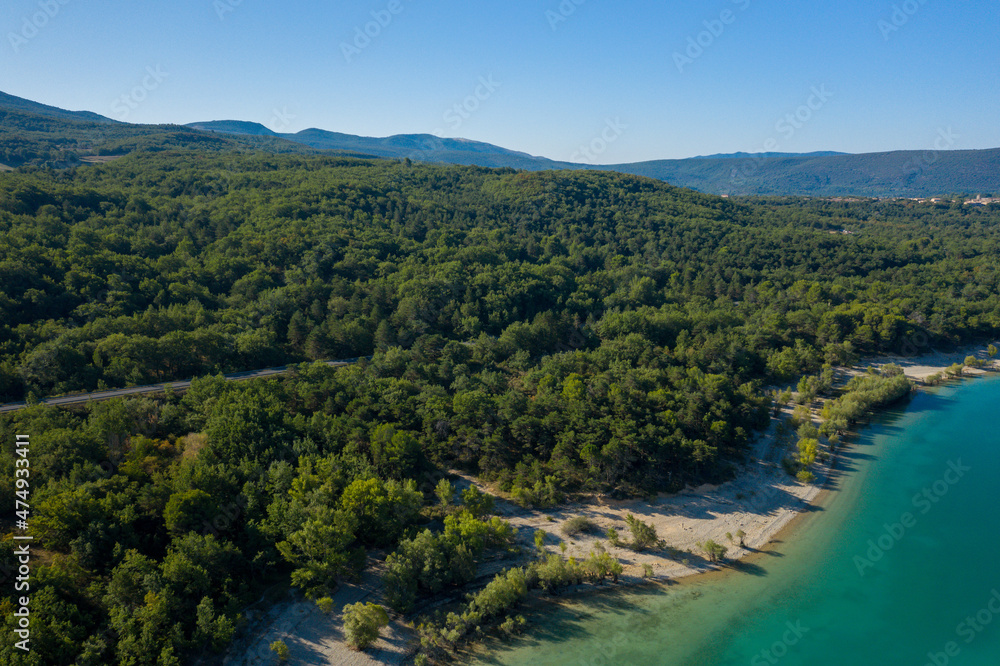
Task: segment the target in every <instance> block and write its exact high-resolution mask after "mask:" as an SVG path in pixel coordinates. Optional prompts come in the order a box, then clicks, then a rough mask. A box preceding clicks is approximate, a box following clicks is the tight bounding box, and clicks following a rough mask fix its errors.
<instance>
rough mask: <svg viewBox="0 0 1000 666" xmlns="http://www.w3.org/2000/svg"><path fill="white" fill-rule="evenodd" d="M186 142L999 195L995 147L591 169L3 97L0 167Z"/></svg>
mask: <svg viewBox="0 0 1000 666" xmlns="http://www.w3.org/2000/svg"><path fill="white" fill-rule="evenodd" d="M170 148H193V149H206V150H216V151H218V150H265V151H271V152H283V153H287V152H316V151H323V152H331V151H335V152H337V153H338V154H343V155H347V156H353V157H380V158H389V159H407V158H409V159H411V160H414V161H421V162H437V163H445V164H460V165H474V166H482V167H493V168H498V167H510V168H515V169H524V170H529V171H540V170H549V169H592V170H602V171H617V172H621V173H629V174H634V175H639V176H647V177H649V178H655V179H658V180H663V181H666V182H669V183H671V184H672V185H677V186H680V187H689V188H692V189H695V190H699V191H701V192H706V193H710V194H728V195H781V196H784V195H791V196H794V195H802V196H870V197H893V196H902V197H928V196H934V195H943V194H952V193H956V194H957V193H968V194H979V193H982V194H989V193H1000V148H994V149H988V150H951V151H895V152H885V153H865V154H858V155H852V154H847V153H837V152H831V151H823V152H814V153H756V154H750V153H739V152H738V153H727V154H716V155H707V156H703V157H692V158H687V159H680V160H653V161H647V162H635V163H629V164H613V165H591V164H579V163H573V162H559V161H555V160H550V159H547V158H545V157H536V156H533V155H529V154H527V153H524V152H520V151H516V150H510V149H507V148H502V147H500V146H495V145H493V144H489V143H483V142H480V141H471V140H468V139H450V138H440V137H437V136H434V135H431V134H398V135H395V136H390V137H385V138H374V137H362V136H355V135H353V134H343V133H340V132H330V131H326V130H321V129H315V128H313V129H307V130H303V131H301V132H296V133H294V134H283V133H278V132H274V131H272V130H271V129H269V128H267V127H265V126H264V125H261V124H259V123H254V122H246V121H240V120H213V121H206V122H197V123H190V124H188V125H184V126H179V125H136V124H131V123H124V122H119V121H116V120H112V119H111V118H106V117H104V116H101V115H99V114H96V113H92V112H89V111H66V110H64V109H59V108H56V107H53V106H48V105H45V104H40V103H38V102H33V101H30V100H26V99H22V98H20V97H15V96H13V95H8V94H5V93H0V167H2V166H7V167H16V166H20V165H22V164H49V165H52V166H69V165H73V164H78V163H80V161H81V160H84V161H88V160H92V159H93V157H94V156H99V155H117V154H124V153H128V152H132V151H134V150H165V149H170Z"/></svg>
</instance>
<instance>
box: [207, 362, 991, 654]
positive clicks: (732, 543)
mask: <svg viewBox="0 0 1000 666" xmlns="http://www.w3.org/2000/svg"><path fill="white" fill-rule="evenodd" d="M986 346H987V345H986V344H983V345H977V346H975V347H970V348H966V349H963V350H959V351H955V352H952V353H938V352H933V353H930V354H925V355H922V356H916V357H909V358H905V357H895V356H889V355H887V356H879V357H873V358H868V359H863V360H862V361H861V362H860V363H859V364H858V365H856V366H855V367H853V368H850V369H845V372H846V373H847V374H848V375H850V374H860V373H862V372H864V371H865V370H866V369H867V368H868V367H877V366H880V365H884V364H886V363H896V364H898V365H900V366H902V367H903V369H904V372H905V373H906V375H907V376H908V377H909V378H911V379H913V380H914V381H916V382H920V383H923V382H925V380H926V379H927V378H928V377H929V376H931V375H934V374H937V373H940V372H943V371H944V370H945V369H946V368H948V367H949V366H951V365H952V364H953V363H961V362H962V361H963V360H964V359H965V358H966V357H967V356H970V355H971V356H977V357H978V358H980V359H984V360H985V359H986V358H987V356H986V353H985V348H986ZM998 346H1000V345H998ZM985 373H986V371H984V370H978V369H977V370H973V371H967V374H969V375H982V374H985ZM814 411H816V410H814ZM790 414H791V408H786V409H785V410H784V411H783V413H782V414H781V415H779V416H777V417H772V419H771V425H770V427H769V428H768V430H767V431H766V432H764V433H762V434H761V435H758V437H757V439H756V440H755V441H754V443H753V445H752V451H751V453H750V458H749V459H750V461H751V462H749V463H747V464H745V465H744V466H743V467H742V468H741V470H740V472H739V473H738V475H737V476H736V478H734V479H733V480H731V481H727V482H726V483H723V484H721V485H719V486H708V485H706V486H701V487H698V488H688V489H686V490H684V491H682V492H680V493H676V494H672V495H667V494H663V495H660V496H659V497H657V498H656V499H654V500H652V501H650V500H643V499H637V500H613V499H609V498H606V497H600V496H598V497H592V498H588V500H587V501H586V502H581V503H576V504H570V505H563V506H560V507H559V508H557V509H553V510H526V509H522V508H520V507H519V506H517V505H516V504H513V503H512V502H509V501H506V500H503V499H498V501H497V513H498V514H499V515H500V516H502V517H503V518H505V519H507V520H509V521H510V522H511V523H512V524H513V525H514V526H515V527H516V528H517V530H518V537H519V540H520V542H521V543H522V544H523V545H524V546H526V551H527V552H531V551H533V550H534V534H535V531H536V530H539V529H543V530H545V531H546V532H547V533H548V537H547V539H546V548H547V550H548V551H549V552H552V553H559V552H560V548H559V543H560V542H561V541H565V542H566V545H567V549H566V553H565V554H566V556H567V557H569V556H575V557H577V558H585V557H587V556H588V554H589V552H590V551H591V550H592V549H593V548H594V547H595V546H596V542H597V541H601V542H602V543H603V545H604V546H605V547H606V548H607V550H608V552H609V553H610V554H611V555H612V556H614V557H616V558H617V559H618V560H619V561H620V562H621V563H622V564H623V566H624V575H623V577H622V581H621V583H622V584H624V585H629V584H637V583H641V582H645V581H648V580H649V579H647V578H644V577H643V571H644V567H645V565H648V566H651V567H652V570H653V577H652V580H653V581H659V582H667V581H674V580H677V579H681V578H686V577H688V576H693V575H697V574H704V573H708V572H712V571H719V570H720V569H721V567H720V566H719V565H715V564H711V563H709V562H708V561H707V560H706V559H705V554H704V552H703V551H702V550H701V549H700V548H699V546H698V544H699V543H702V542H705V541H707V540H713V541H715V542H716V543H719V544H722V545H724V546H726V547H728V548H729V552H728V553H727V556H726V559H727V562H728V563H733V562H735V561H738V560H741V559H743V558H745V557H747V556H748V555H752V554H753V553H755V552H757V551H759V550H762V549H764V548H765V547H766V546H767V545H768V544H769V543H771V542H772V541H773V540H774V539H775V538H776V537H777V536H778V534H779V533H780V532H781V531H782V530H783V529H784V528H785V527H787V526H788V525H789V524H790V523H791V522H792V521H793V520H794V519H795V518H796V517H797V516H799V515H801V514H802V512H803V511H804V510H806V509H807V507H809V506H810V505H811V504H813V503H814V502H816V500H817V497H819V496H820V494H821V492H823V491H824V489H825V488H826V486H827V480H828V479H829V477H830V473H831V471H833V470H835V469H836V458H831V459H830V460H829V461H828V462H827V463H825V464H824V463H820V462H819V461H817V463H816V464H815V466H814V467H813V472H814V474H815V475H816V480H815V482H814V483H811V484H803V483H800V482H799V481H797V480H796V479H794V478H792V477H790V476H789V475H788V474H787V473H786V472H785V471H784V469H783V468H782V466H781V460H782V458H783V457H785V456H786V455H788V453H789V452H790V451H791V449H792V448H794V444H795V442H794V439H795V438H794V437H793V438H792V439H791V440H789V441H787V442H784V443H782V442H779V439H778V431H777V425H778V423H779V422H781V421H783V420H784V419H786V418H787V417H788V416H789V415H790ZM831 465H832V467H831ZM457 476H460V477H461V479H462V482H464V483H462V485H468V484H471V483H476V484H477V485H481V484H478V481H476V480H475V479H474V478H472V477H469V476H465V475H457ZM486 489H487V490H489V489H488V488H486ZM629 513H631V514H632V515H634V516H635V517H637V518H639V519H641V520H643V521H645V522H647V523H650V524H652V525H653V526H654V527H655V528H656V531H657V534H658V536H659V537H660V538H661V539H663V540H664V541H666V543H667V545H668V547H669V548H668V550H666V551H661V550H655V551H645V552H639V553H637V552H634V551H632V550H629V549H626V548H617V547H613V546H611V545H610V544H609V543H608V542H607V539H606V537H605V536H604V533H605V531H606V530H607V528H609V527H614V528H616V529H617V530H618V532H619V534H620V535H621V537H622V538H623V539H624V540H627V539H628V538H629V532H628V529H627V527H626V524H625V516H626V515H627V514H629ZM579 515H584V516H587V517H588V518H590V519H591V520H592V521H593V522H594V523H595V524H596V525H597V526H598V529H597V530H595V531H594V533H593V534H579V535H575V536H572V537H567V536H565V535H563V534H562V532H561V530H560V528H561V526H562V523H563V522H564V521H565V520H567V519H568V518H571V517H573V516H579ZM739 530H743V532H744V533H745V537H744V544H745V546H744V547H741V546H740V545H739V542H738V539H737V538H736V536H735V535H736V534H737V532H738V531H739ZM727 533H728V534H732V535H734V536H733V539H732V540H730V539H729V538H728V537H727ZM670 549H673V550H672V551H671V550H670ZM670 552H673V553H674V556H673V557H671V555H670ZM518 563H523V562H518V561H511V560H507V561H500V562H494V563H490V564H489V565H488V566H486V567H485V569H486V571H481V572H480V573H481V574H489V573H491V572H492V570H496V571H499V570H500V569H502V568H504V567H509V566H513V565H515V564H518ZM721 570H724V569H721ZM583 589H588V590H590V589H596V590H600V589H601V588H594V587H592V586H584V588H583ZM378 594H379V590H378V577H377V576H376V575H374V573H373V572H369V573H368V574H367V575H366V576H365V580H364V581H363V582H362V584H360V585H345V586H343V587H342V588H341V589H340V590H339V591H338V593H337V594H336V596H335V598H334V601H335V609H336V610H335V612H334V613H332V614H331V615H324V614H322V613H320V612H318V610H317V609H316V606H315V604H313V603H312V602H306V601H300V602H288V603H283V604H279V605H277V606H275V607H272V608H271V609H269V610H268V611H267V612H266V613H264V614H263V615H264V617H259V618H258V619H257V622H255V624H257V628H256V630H255V631H254V634H255V635H256V638H255V639H253V640H251V641H250V642H249V643H247V644H244V645H242V646H240V647H236V646H234V647H233V649H231V650H230V652H229V655H228V657H227V658H226V660H225V662H224V663H225V664H234V665H235V664H239V665H244V664H245V665H250V664H255V665H256V664H275V663H277V661H276V659H275V658H274V655H273V654H271V653H270V651H269V650H268V649H267V646H268V645H269V644H270V643H271V642H272V641H275V640H278V639H282V640H284V641H285V642H286V643H287V644H288V647H289V648H290V650H291V659H290V662H291V663H311V664H323V663H326V664H343V665H345V666H368V665H373V664H402V663H405V662H406V661H407V660H408V659H409V658H410V656H411V654H412V643H411V641H412V638H413V631H412V630H411V629H410V628H409V627H408V626H407V625H406V624H405V623H403V622H402V621H401V620H400V619H399V618H394V619H393V621H392V622H391V623H390V625H389V627H388V628H387V629H385V630H383V636H382V638H380V639H379V641H378V642H377V643H376V644H375V645H374V646H373V647H372V648H370V649H369V650H368V651H367V652H356V651H354V650H351V649H350V648H348V647H347V646H346V644H345V643H344V642H343V635H342V631H341V626H342V618H341V614H340V609H341V608H342V607H343V605H344V604H345V603H353V602H355V601H359V600H366V601H371V600H376V601H377V600H378Z"/></svg>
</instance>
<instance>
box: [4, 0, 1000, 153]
mask: <svg viewBox="0 0 1000 666" xmlns="http://www.w3.org/2000/svg"><path fill="white" fill-rule="evenodd" d="M577 3H579V4H577ZM894 5H895V7H897V8H898V12H897V13H896V16H895V21H894V17H893V13H894ZM560 7H562V9H561V8H560ZM45 8H47V9H48V13H49V15H46V14H45V13H44V10H45ZM391 10H395V11H396V13H395V14H393V13H392V12H391ZM726 11H728V12H730V13H729V14H723V12H726ZM907 11H908V12H909V13H907ZM373 12H374V13H375V17H376V18H377V17H381V19H382V21H383V23H386V25H385V26H384V27H383V26H380V25H378V24H376V23H372V22H373V21H374V20H375V18H373V14H372V13H373ZM387 19H388V20H387ZM563 19H564V20H563ZM723 19H725V21H726V22H723ZM26 21H27V23H26ZM705 22H708V25H707V26H706V23H705ZM880 22H882V23H880ZM366 24H370V25H368V26H367V27H368V31H369V32H370V33H373V34H375V35H376V36H374V37H372V38H370V42H368V43H366V42H365V41H364V40H359V41H358V42H357V44H355V37H356V34H357V33H356V30H360V31H364V30H365V28H366ZM0 27H2V30H0V37H2V39H0V90H3V91H4V92H8V93H10V94H13V95H18V96H21V97H27V98H29V99H33V100H37V101H41V102H44V103H47V104H52V105H55V106H60V107H63V108H69V109H73V110H80V109H85V110H90V111H95V112H97V113H101V114H104V115H107V116H110V117H113V118H123V117H124V118H125V119H126V120H128V121H129V122H144V123H157V122H177V123H187V122H193V121H199V120H215V119H239V120H251V121H256V122H260V123H262V124H265V125H268V126H270V127H272V128H273V129H281V130H282V131H291V132H294V131H298V130H301V129H305V128H308V127H320V128H323V129H329V130H334V131H341V132H348V133H352V134H362V135H368V136H387V135H390V134H400V133H416V132H435V131H439V132H440V133H441V134H442V135H443V136H462V137H466V138H471V139H476V140H481V141H489V142H491V143H496V144H499V145H502V146H505V147H508V148H512V149H516V150H522V151H525V152H528V153H531V154H535V155H544V156H546V157H551V158H554V159H570V158H571V157H574V155H576V157H577V159H578V160H579V161H593V162H597V163H615V162H627V161H636V160H645V159H657V158H680V157H690V156H693V155H700V154H710V153H717V152H734V151H749V152H760V151H762V150H764V148H765V145H766V144H765V142H766V141H768V139H771V140H772V141H771V143H770V144H767V145H768V146H769V147H772V148H774V149H776V150H781V151H790V152H804V151H813V150H839V151H845V152H873V151H883V150H896V149H931V148H934V147H935V141H937V142H938V146H937V147H939V148H940V147H948V148H956V149H959V148H992V147H998V146H1000V67H998V65H1000V29H998V28H1000V3H998V2H997V0H963V1H962V2H956V1H954V0H951V1H945V0H905V1H901V0H895V2H894V1H893V0H887V1H881V0H809V1H800V2H794V3H792V2H777V1H776V0H771V1H770V2H765V1H764V0H711V1H709V2H691V1H690V0H685V1H680V0H659V1H653V0H648V1H641V0H615V1H614V2H612V1H611V0H562V5H560V0H479V1H477V2H457V1H452V2H440V1H434V0H363V1H357V2H351V1H345V2H333V1H322V2H318V1H313V2H305V1H303V0H281V1H280V2H279V1H277V0H275V1H272V2H265V1H264V0H170V1H169V2H168V1H166V0H163V1H160V2H157V1H154V0H127V1H126V0H117V1H112V0H6V1H5V2H4V3H3V6H2V7H0ZM890 28H892V29H891V30H890ZM895 28H898V29H895ZM713 30H714V32H715V33H717V34H712V31H713ZM689 40H692V41H694V42H695V43H697V41H699V40H700V41H701V43H702V46H700V47H697V48H695V47H691V41H689ZM344 45H350V46H352V47H353V48H354V49H356V50H355V51H352V52H350V53H348V54H346V55H345V53H344ZM359 45H360V47H361V48H358V46H359ZM689 47H691V50H690V52H687V51H688V49H689ZM698 48H700V49H701V51H700V52H699V51H698ZM675 54H680V56H682V59H681V60H680V61H678V58H677V56H676V55H675ZM689 56H692V57H691V58H690V61H687V60H683V58H688V57H689ZM150 71H152V72H159V74H158V75H157V76H156V77H153V76H151V75H150V73H149V72H150ZM481 77H482V79H483V80H485V81H491V80H492V83H491V84H490V85H489V86H485V85H483V84H481V83H480V79H481ZM144 84H145V87H143V86H144ZM814 89H815V90H816V91H818V92H819V93H821V94H820V95H819V96H813V95H814V93H813V92H812V91H813V90H814ZM477 92H478V93H479V97H480V98H482V99H477V98H476V94H477ZM122 95H125V96H126V97H127V104H126V103H125V102H122V101H121V97H122ZM811 96H813V97H812V98H811ZM810 98H811V99H810ZM116 100H117V101H116ZM810 101H811V102H812V105H813V107H814V108H813V109H807V108H806V109H803V108H800V107H802V106H803V105H806V104H808V103H809V102H810ZM456 104H459V105H464V108H462V107H460V112H457V111H455V108H454V107H455V105H456ZM126 112H127V115H125V113H126ZM796 112H798V113H799V119H795V118H794V116H793V119H792V120H793V121H794V122H789V121H788V120H784V121H783V119H784V118H785V117H786V116H787V115H788V114H795V113H796ZM803 119H804V120H803ZM609 123H610V124H611V125H615V124H617V127H616V128H612V127H611V126H610V125H609ZM949 128H950V138H948V139H947V140H942V139H939V138H938V137H939V136H941V135H942V134H945V135H947V134H948V131H949ZM602 134H603V135H604V137H603V138H601V139H600V140H597V141H595V140H596V139H598V138H600V137H601V136H602ZM581 146H589V147H591V148H596V149H599V150H597V151H596V152H591V154H590V155H588V156H580V155H577V153H578V151H579V148H580V147H581Z"/></svg>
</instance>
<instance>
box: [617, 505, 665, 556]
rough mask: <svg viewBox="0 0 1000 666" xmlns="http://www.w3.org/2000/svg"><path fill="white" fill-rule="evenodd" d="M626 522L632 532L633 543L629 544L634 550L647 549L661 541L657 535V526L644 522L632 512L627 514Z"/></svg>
mask: <svg viewBox="0 0 1000 666" xmlns="http://www.w3.org/2000/svg"><path fill="white" fill-rule="evenodd" d="M625 523H626V524H627V525H628V528H629V530H630V531H631V532H632V543H631V544H629V548H631V549H632V550H646V549H647V548H651V547H653V546H655V545H656V544H657V542H658V541H659V539H658V537H657V536H656V528H655V527H653V526H652V525H648V524H646V523H644V522H642V521H641V520H639V519H638V518H636V517H635V516H633V515H632V514H631V513H630V514H628V515H627V516H625Z"/></svg>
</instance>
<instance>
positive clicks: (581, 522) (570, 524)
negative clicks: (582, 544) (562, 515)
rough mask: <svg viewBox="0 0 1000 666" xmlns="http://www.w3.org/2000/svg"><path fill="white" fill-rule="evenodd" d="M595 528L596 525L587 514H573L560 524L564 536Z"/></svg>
mask: <svg viewBox="0 0 1000 666" xmlns="http://www.w3.org/2000/svg"><path fill="white" fill-rule="evenodd" d="M596 528H597V525H596V524H595V523H594V521H592V520H591V519H590V518H588V517H587V516H573V517H572V518H570V519H568V520H567V521H566V522H564V523H563V524H562V533H563V534H565V535H566V536H573V535H575V534H580V533H581V532H582V533H587V532H590V531H591V530H594V529H596Z"/></svg>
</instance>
